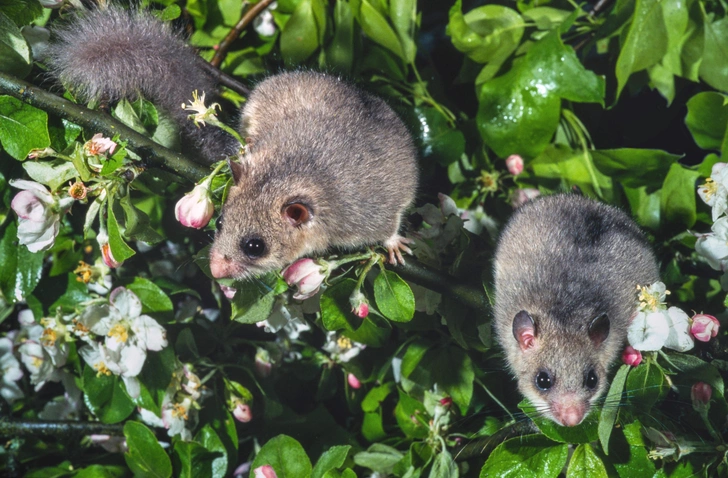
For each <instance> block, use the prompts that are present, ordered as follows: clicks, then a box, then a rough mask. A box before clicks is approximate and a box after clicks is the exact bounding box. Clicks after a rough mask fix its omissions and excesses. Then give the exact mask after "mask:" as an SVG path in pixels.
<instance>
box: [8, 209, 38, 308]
mask: <svg viewBox="0 0 728 478" xmlns="http://www.w3.org/2000/svg"><path fill="white" fill-rule="evenodd" d="M17 241H18V226H17V224H16V223H15V222H10V223H8V225H7V227H6V228H5V229H4V230H3V232H2V238H1V239H0V264H2V267H0V290H2V293H3V295H4V296H5V297H6V298H7V300H8V301H11V302H16V301H21V300H25V298H26V297H27V296H28V295H30V294H31V293H32V292H33V290H34V289H35V287H36V286H37V285H38V282H40V279H41V277H42V275H43V257H44V256H45V254H44V253H43V252H30V251H29V250H28V248H27V247H25V246H21V245H19V244H18V243H17Z"/></svg>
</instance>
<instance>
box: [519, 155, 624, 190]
mask: <svg viewBox="0 0 728 478" xmlns="http://www.w3.org/2000/svg"><path fill="white" fill-rule="evenodd" d="M529 168H530V169H531V170H532V171H533V173H532V174H533V177H534V178H536V179H537V180H538V182H539V183H541V184H544V185H546V186H547V187H549V188H551V189H565V190H566V189H570V188H572V187H573V186H578V187H579V189H581V190H582V191H583V192H584V193H585V194H587V195H591V196H596V197H609V196H610V195H611V190H612V180H611V179H610V177H609V176H607V175H605V174H602V173H601V172H600V171H599V169H597V168H596V167H595V166H594V164H593V161H592V158H591V156H589V154H587V153H585V152H584V151H575V150H572V149H570V148H567V147H564V146H561V145H549V146H547V147H546V149H545V150H544V151H543V153H541V154H540V155H539V156H538V157H537V158H535V159H534V160H533V161H531V163H530V164H529ZM530 174H531V173H529V172H528V171H526V172H524V173H523V177H524V178H528V177H529V176H530Z"/></svg>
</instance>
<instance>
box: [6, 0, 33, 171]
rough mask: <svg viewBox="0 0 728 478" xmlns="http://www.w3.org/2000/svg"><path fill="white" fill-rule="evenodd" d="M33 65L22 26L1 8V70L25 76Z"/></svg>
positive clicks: (21, 76)
mask: <svg viewBox="0 0 728 478" xmlns="http://www.w3.org/2000/svg"><path fill="white" fill-rule="evenodd" d="M31 66H32V58H31V55H30V47H29V46H28V43H27V42H26V41H25V38H23V35H22V33H20V28H18V26H17V25H16V24H15V23H13V21H12V20H11V19H10V18H8V16H7V15H5V13H3V12H2V10H0V72H4V73H10V74H11V75H15V76H18V77H20V78H25V76H27V75H28V73H30V68H31ZM0 126H2V125H0ZM0 129H1V128H0ZM16 159H17V158H16Z"/></svg>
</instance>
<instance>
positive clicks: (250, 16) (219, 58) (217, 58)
mask: <svg viewBox="0 0 728 478" xmlns="http://www.w3.org/2000/svg"><path fill="white" fill-rule="evenodd" d="M271 3H273V0H260V1H259V2H258V3H256V4H255V5H253V6H252V7H250V10H248V11H247V12H245V14H244V15H243V17H242V18H241V19H240V21H239V22H238V23H237V25H235V27H234V28H233V29H232V30H230V33H228V35H227V36H226V37H225V38H224V39H223V40H222V41H221V42H220V44H219V45H218V46H217V51H215V55H214V56H213V57H212V60H210V64H211V65H212V66H214V67H216V68H219V67H220V65H221V64H222V62H223V60H224V59H225V56H227V51H228V49H229V48H230V45H232V44H233V42H234V41H235V40H237V39H238V37H240V35H241V33H242V32H243V30H245V27H247V26H248V25H249V24H250V22H252V21H253V20H254V19H255V17H257V16H258V15H259V14H260V12H262V11H263V10H265V9H266V8H267V7H268V5H270V4H271Z"/></svg>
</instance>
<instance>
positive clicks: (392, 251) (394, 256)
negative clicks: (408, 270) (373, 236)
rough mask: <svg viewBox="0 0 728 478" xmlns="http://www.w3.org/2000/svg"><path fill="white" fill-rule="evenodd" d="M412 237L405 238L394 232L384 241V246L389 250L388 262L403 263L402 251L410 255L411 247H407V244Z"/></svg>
mask: <svg viewBox="0 0 728 478" xmlns="http://www.w3.org/2000/svg"><path fill="white" fill-rule="evenodd" d="M413 242H414V241H413V240H412V239H407V238H406V237H402V236H400V235H399V234H395V235H394V236H392V237H390V238H389V239H387V240H386V241H385V242H384V247H386V248H387V250H388V251H389V263H390V264H393V265H397V264H398V263H399V264H401V265H404V257H402V252H406V253H407V254H409V255H410V256H411V255H412V249H410V248H409V247H407V244H412V243H413Z"/></svg>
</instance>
